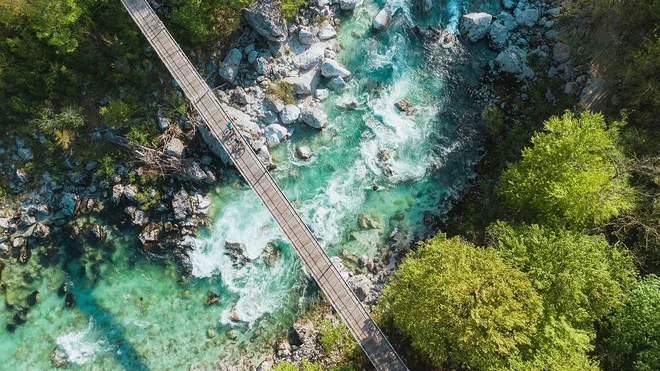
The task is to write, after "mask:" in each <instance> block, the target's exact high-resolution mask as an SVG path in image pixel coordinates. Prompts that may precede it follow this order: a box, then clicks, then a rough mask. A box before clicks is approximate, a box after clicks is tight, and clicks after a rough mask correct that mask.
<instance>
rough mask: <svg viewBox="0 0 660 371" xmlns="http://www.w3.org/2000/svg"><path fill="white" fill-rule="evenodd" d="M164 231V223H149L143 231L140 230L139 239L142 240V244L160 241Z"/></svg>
mask: <svg viewBox="0 0 660 371" xmlns="http://www.w3.org/2000/svg"><path fill="white" fill-rule="evenodd" d="M162 232H163V226H162V225H160V224H158V223H149V224H147V226H146V227H144V229H142V232H140V235H139V236H138V239H139V240H140V242H142V245H145V246H149V245H151V244H153V243H156V242H158V240H159V239H160V235H161V233H162Z"/></svg>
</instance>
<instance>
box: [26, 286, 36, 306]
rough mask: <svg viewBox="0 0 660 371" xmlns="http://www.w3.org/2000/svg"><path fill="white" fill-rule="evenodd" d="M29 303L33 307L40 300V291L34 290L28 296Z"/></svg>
mask: <svg viewBox="0 0 660 371" xmlns="http://www.w3.org/2000/svg"><path fill="white" fill-rule="evenodd" d="M26 301H27V304H28V305H29V306H31V307H33V306H35V305H36V304H37V302H39V291H37V290H34V291H32V293H31V294H30V295H28V297H27V298H26Z"/></svg>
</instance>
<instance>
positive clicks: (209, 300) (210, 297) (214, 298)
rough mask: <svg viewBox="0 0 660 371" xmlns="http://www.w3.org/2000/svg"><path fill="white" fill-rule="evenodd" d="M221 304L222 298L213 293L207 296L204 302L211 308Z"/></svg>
mask: <svg viewBox="0 0 660 371" xmlns="http://www.w3.org/2000/svg"><path fill="white" fill-rule="evenodd" d="M218 302H220V296H218V294H216V293H215V292H213V291H209V292H208V293H207V294H206V300H204V305H206V306H209V305H212V304H215V303H218Z"/></svg>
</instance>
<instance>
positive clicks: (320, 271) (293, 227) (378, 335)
mask: <svg viewBox="0 0 660 371" xmlns="http://www.w3.org/2000/svg"><path fill="white" fill-rule="evenodd" d="M122 2H123V4H124V6H125V7H126V9H127V10H128V12H129V13H130V15H131V17H132V18H133V20H134V21H135V23H136V24H137V25H138V27H139V28H140V30H141V31H142V33H143V34H144V36H145V37H146V38H147V40H148V41H149V43H150V44H151V46H152V47H153V49H154V50H155V51H156V53H157V54H158V56H159V57H160V59H161V60H162V61H163V63H164V64H165V66H166V67H167V69H168V70H169V71H170V73H171V74H172V76H173V77H174V79H175V80H176V82H177V83H178V85H179V87H180V88H181V89H182V90H183V92H184V94H185V95H186V97H187V98H188V99H189V100H190V101H191V102H192V104H193V105H194V106H195V108H196V109H197V111H198V112H199V114H200V116H201V117H202V118H203V119H204V122H205V123H206V125H207V126H208V128H209V131H210V132H211V133H212V135H213V136H214V137H215V138H216V139H218V141H219V142H220V143H221V144H222V146H223V148H224V149H225V151H226V152H227V153H228V154H229V155H230V157H231V159H232V160H233V162H234V164H235V165H236V167H237V168H238V170H239V171H240V173H241V175H242V176H243V177H244V178H245V180H246V181H247V182H248V183H249V184H250V186H251V187H252V188H253V189H254V191H255V192H256V193H257V195H258V196H259V198H260V199H261V201H262V202H263V204H264V205H265V206H266V208H267V209H268V210H269V211H270V213H271V214H272V215H273V217H274V219H275V221H276V222H277V223H278V224H279V226H280V227H281V228H282V231H283V232H284V234H285V235H286V236H287V238H288V239H289V240H290V241H291V243H292V245H293V247H294V249H295V250H296V252H297V253H298V256H299V257H300V258H301V260H302V261H303V263H304V265H305V267H306V268H307V270H308V271H309V273H310V274H311V275H312V277H314V279H315V280H316V282H317V283H318V285H319V287H320V288H321V290H322V291H323V293H324V294H325V296H326V298H327V299H328V300H329V301H330V303H331V304H332V305H333V307H334V308H335V309H336V310H337V312H338V313H339V315H340V316H341V317H342V319H343V320H344V322H345V323H346V324H347V326H348V328H349V330H350V331H351V333H352V334H353V336H354V337H355V338H356V340H357V341H358V343H360V345H361V346H362V349H363V350H364V352H365V353H366V355H367V356H368V357H369V359H370V360H371V362H372V363H373V365H374V366H375V367H376V369H377V370H384V371H390V370H391V371H405V370H407V368H406V366H405V365H404V364H403V362H402V361H401V359H400V358H399V356H398V355H397V353H396V351H395V350H394V348H392V346H391V345H390V343H389V342H388V341H387V339H386V338H385V336H384V335H383V333H382V332H381V330H380V329H379V328H378V326H376V324H375V322H374V321H373V319H371V317H370V316H369V314H368V313H367V312H366V310H365V309H364V307H363V306H362V304H361V303H360V301H359V300H358V299H357V297H356V296H355V294H354V293H353V292H352V291H351V290H350V288H349V287H348V285H347V284H346V282H345V281H344V279H343V278H342V277H341V275H340V273H339V271H338V270H337V269H336V268H335V266H334V265H333V264H332V262H331V261H330V258H329V257H328V255H327V254H326V253H325V250H323V248H322V247H321V245H320V244H319V243H318V241H317V240H316V239H315V238H314V236H313V235H312V233H311V231H310V230H309V228H308V227H307V225H305V223H304V221H303V220H302V218H301V217H300V215H299V214H298V213H297V212H296V210H295V209H294V208H293V206H292V205H291V203H290V202H289V200H288V199H287V198H286V196H285V195H284V194H283V193H282V191H281V189H280V188H279V186H278V185H277V183H276V182H275V181H274V179H273V178H272V177H271V176H270V174H269V173H268V170H267V169H266V168H265V167H264V165H263V163H262V162H261V161H260V160H259V158H258V157H257V156H256V154H255V153H254V152H253V150H252V148H251V146H250V145H249V143H248V142H247V141H246V140H245V138H243V136H242V135H240V134H238V133H237V132H236V131H235V130H228V129H227V128H226V124H227V123H229V122H232V120H231V118H230V117H229V116H228V115H227V114H226V113H225V112H224V110H223V108H222V105H221V103H220V102H219V100H218V99H217V97H216V96H215V94H214V93H213V91H212V90H211V89H210V88H209V86H208V85H207V84H206V82H205V81H204V79H202V78H201V76H200V75H199V73H198V72H197V71H196V70H195V68H194V67H193V65H192V64H191V63H190V61H189V60H188V58H187V57H186V55H185V54H184V53H183V51H182V50H181V48H180V47H179V45H178V44H177V43H176V41H175V40H174V38H173V37H172V36H171V35H170V33H169V32H168V31H167V29H166V28H165V25H164V24H163V23H162V22H161V21H160V19H159V18H158V16H157V15H156V14H155V13H154V12H153V10H152V9H151V7H150V6H149V4H148V3H147V2H146V1H145V0H122ZM236 139H238V141H237V140H236Z"/></svg>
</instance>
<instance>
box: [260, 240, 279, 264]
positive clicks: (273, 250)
mask: <svg viewBox="0 0 660 371" xmlns="http://www.w3.org/2000/svg"><path fill="white" fill-rule="evenodd" d="M261 258H262V259H263V260H264V263H265V264H266V265H267V266H269V267H274V266H275V264H277V262H279V261H280V259H281V258H282V250H280V248H279V246H277V245H275V244H273V243H269V244H267V245H266V248H265V249H264V251H263V252H262V253H261Z"/></svg>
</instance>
